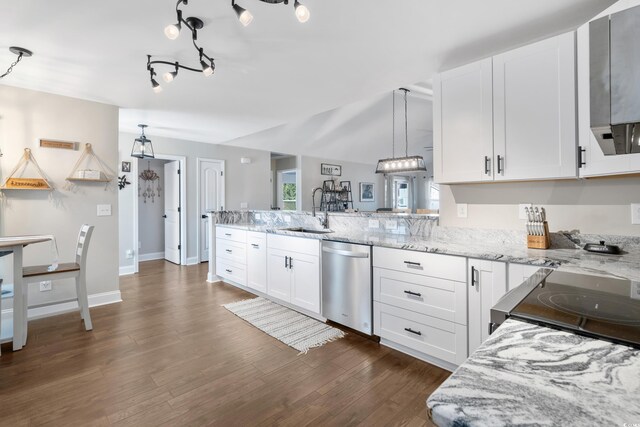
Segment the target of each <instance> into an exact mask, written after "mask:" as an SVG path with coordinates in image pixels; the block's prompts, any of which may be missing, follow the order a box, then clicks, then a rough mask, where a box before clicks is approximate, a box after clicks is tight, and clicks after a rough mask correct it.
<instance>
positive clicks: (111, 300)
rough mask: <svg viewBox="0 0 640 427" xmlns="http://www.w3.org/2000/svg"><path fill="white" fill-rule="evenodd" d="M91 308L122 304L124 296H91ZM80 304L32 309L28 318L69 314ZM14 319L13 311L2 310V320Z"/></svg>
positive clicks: (112, 294)
mask: <svg viewBox="0 0 640 427" xmlns="http://www.w3.org/2000/svg"><path fill="white" fill-rule="evenodd" d="M88 299H89V307H98V306H101V305H107V304H115V303H118V302H122V295H121V293H120V291H112V292H102V293H98V294H92V295H89V297H88ZM77 310H78V303H77V302H76V301H73V302H64V303H60V304H52V305H48V306H46V307H37V308H30V309H29V313H28V317H29V320H33V319H40V318H42V317H49V316H55V315H58V314H63V313H68V312H70V311H77ZM9 319H13V309H12V308H9V309H6V310H2V320H3V321H5V320H9Z"/></svg>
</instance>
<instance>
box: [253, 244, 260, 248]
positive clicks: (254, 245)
mask: <svg viewBox="0 0 640 427" xmlns="http://www.w3.org/2000/svg"><path fill="white" fill-rule="evenodd" d="M251 246H253V247H254V248H256V249H260V246H259V245H256V244H255V243H252V244H251Z"/></svg>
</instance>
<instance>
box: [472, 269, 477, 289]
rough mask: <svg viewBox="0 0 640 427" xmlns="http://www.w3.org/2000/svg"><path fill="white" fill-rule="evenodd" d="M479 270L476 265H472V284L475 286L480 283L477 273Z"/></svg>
mask: <svg viewBox="0 0 640 427" xmlns="http://www.w3.org/2000/svg"><path fill="white" fill-rule="evenodd" d="M477 272H478V270H476V268H475V267H471V286H475V285H477V284H478V278H477V274H476V273H477Z"/></svg>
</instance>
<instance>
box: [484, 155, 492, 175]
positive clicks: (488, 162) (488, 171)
mask: <svg viewBox="0 0 640 427" xmlns="http://www.w3.org/2000/svg"><path fill="white" fill-rule="evenodd" d="M490 165H491V157H489V156H484V174H485V175H491V166H490Z"/></svg>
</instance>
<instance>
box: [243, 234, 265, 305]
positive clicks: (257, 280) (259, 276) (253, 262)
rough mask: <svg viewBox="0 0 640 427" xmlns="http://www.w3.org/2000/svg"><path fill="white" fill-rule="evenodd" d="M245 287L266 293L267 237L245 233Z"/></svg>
mask: <svg viewBox="0 0 640 427" xmlns="http://www.w3.org/2000/svg"><path fill="white" fill-rule="evenodd" d="M247 287H249V288H251V289H255V290H256V291H260V292H263V293H266V292H267V236H266V235H265V233H257V232H249V233H247Z"/></svg>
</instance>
